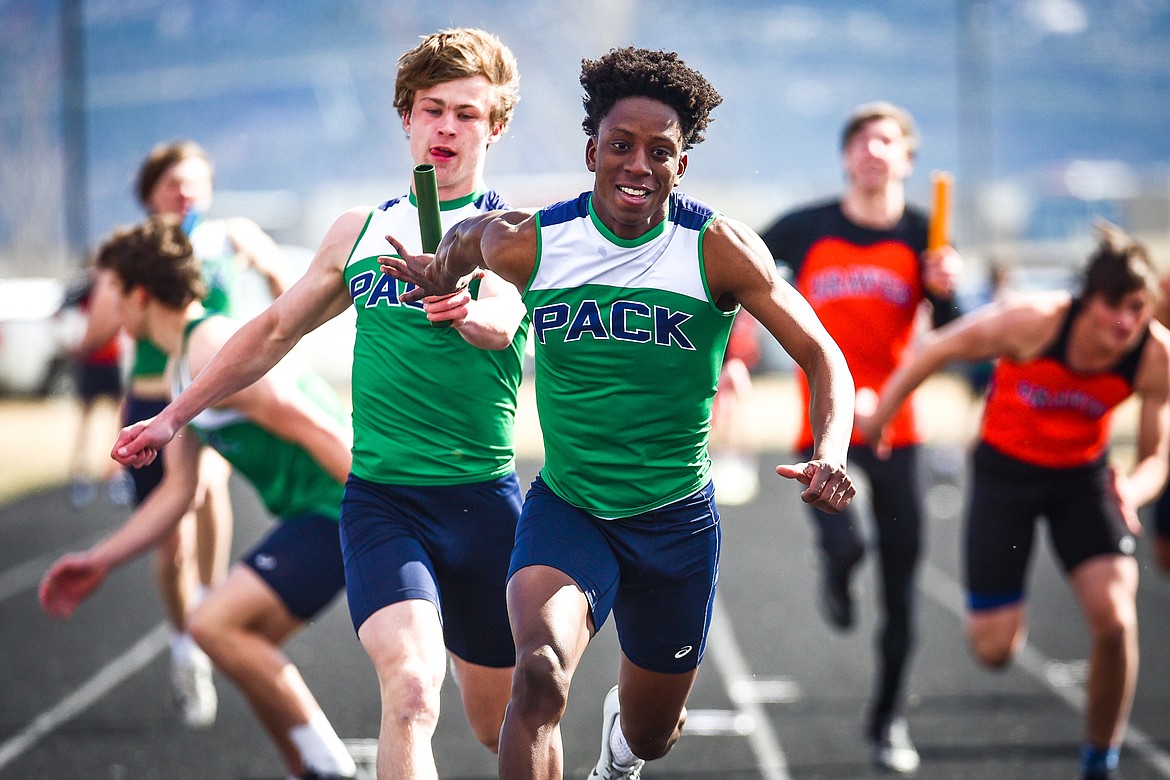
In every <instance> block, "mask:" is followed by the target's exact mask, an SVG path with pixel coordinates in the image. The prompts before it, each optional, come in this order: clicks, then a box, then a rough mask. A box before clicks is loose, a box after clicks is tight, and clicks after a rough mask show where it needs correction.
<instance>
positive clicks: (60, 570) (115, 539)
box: [38, 431, 202, 618]
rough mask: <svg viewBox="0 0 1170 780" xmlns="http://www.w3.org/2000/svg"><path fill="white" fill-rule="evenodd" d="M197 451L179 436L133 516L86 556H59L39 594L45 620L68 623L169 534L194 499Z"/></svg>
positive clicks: (188, 437)
mask: <svg viewBox="0 0 1170 780" xmlns="http://www.w3.org/2000/svg"><path fill="white" fill-rule="evenodd" d="M201 448H202V445H201V444H200V443H199V440H198V439H197V438H196V436H195V434H193V433H191V432H190V431H186V432H184V433H182V434H180V436H179V437H178V438H176V439H175V441H174V444H172V445H171V446H170V447H168V448H167V458H166V470H165V472H164V476H163V480H162V482H161V483H159V486H158V487H157V488H155V489H154V490H152V491H151V493H150V495H149V496H147V498H146V500H145V501H143V502H142V504H141V506H139V507H138V509H136V510H135V512H134V514H132V515H131V516H130V518H129V519H128V520H126V522H125V523H123V524H122V526H121V527H120V528H118V529H117V530H115V531H114V532H113V533H111V534H110V535H109V536H107V537H106V538H105V539H103V540H102V541H100V542H98V543H97V544H95V545H94V546H93V547H91V548H90V549H89V550H87V551H85V552H78V553H68V554H66V555H63V556H61V557H60V558H58V559H57V561H56V562H55V563H53V565H52V566H50V567H49V570H48V571H47V572H45V576H44V577H43V578H42V579H41V584H40V589H39V592H38V594H39V596H40V601H41V608H42V609H43V610H44V611H45V613H46V614H48V615H49V616H50V617H55V618H68V617H69V616H71V615H72V614H73V612H74V610H76V609H77V607H78V605H79V604H81V602H82V601H84V600H85V599H86V598H87V597H89V595H90V594H92V593H93V592H94V591H95V590H97V588H98V587H99V586H100V585H101V584H102V582H103V581H104V580H105V578H106V575H107V574H109V572H110V570H111V569H115V568H117V567H119V566H121V565H123V564H124V563H126V562H128V561H130V560H132V559H133V558H135V557H136V556H138V555H141V554H142V553H143V552H145V551H146V550H149V549H151V548H153V547H156V546H157V545H158V544H159V543H160V542H161V541H162V540H163V539H165V538H166V537H167V535H168V534H170V533H171V532H172V531H174V529H175V528H176V527H177V526H178V524H179V521H180V520H182V519H183V515H184V514H186V513H187V510H188V509H190V508H191V502H192V501H193V500H194V498H195V489H196V487H197V486H198V484H199V453H200V451H201Z"/></svg>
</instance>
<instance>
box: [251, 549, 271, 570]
mask: <svg viewBox="0 0 1170 780" xmlns="http://www.w3.org/2000/svg"><path fill="white" fill-rule="evenodd" d="M254 563H255V564H256V568H257V569H263V570H264V571H272V570H273V569H275V568H276V556H274V555H267V554H264V553H261V554H260V555H257V556H256V558H255V560H254Z"/></svg>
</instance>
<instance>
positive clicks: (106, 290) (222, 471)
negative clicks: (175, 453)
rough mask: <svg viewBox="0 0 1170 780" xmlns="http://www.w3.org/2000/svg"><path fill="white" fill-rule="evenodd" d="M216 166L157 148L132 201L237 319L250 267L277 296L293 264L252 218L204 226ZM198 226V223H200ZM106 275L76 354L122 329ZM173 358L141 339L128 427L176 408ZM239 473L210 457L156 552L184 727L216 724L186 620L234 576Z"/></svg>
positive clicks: (148, 474)
mask: <svg viewBox="0 0 1170 780" xmlns="http://www.w3.org/2000/svg"><path fill="white" fill-rule="evenodd" d="M212 175H213V170H212V163H211V157H210V156H209V155H208V153H207V151H206V150H204V148H203V147H202V146H200V145H199V144H198V143H196V142H194V141H191V140H187V139H180V140H176V141H168V142H164V143H160V144H158V145H156V146H155V147H154V148H152V149H151V150H150V153H149V154H147V156H146V159H144V160H143V161H142V164H141V165H140V166H139V168H138V175H137V177H136V179H135V183H134V193H135V195H136V196H137V198H138V202H139V203H140V204H141V205H142V207H143V209H145V210H146V212H147V214H170V215H174V216H176V217H177V218H179V219H181V220H183V226H184V230H185V231H186V232H187V234H188V236H189V237H190V240H191V244H192V246H193V247H194V250H195V256H196V258H198V259H199V261H200V272H201V273H202V275H203V278H204V283H205V290H206V299H205V300H204V301H203V303H204V306H205V307H206V308H207V309H208V310H212V311H224V312H226V311H229V310H230V308H231V306H232V293H233V292H234V289H233V287H232V285H231V281H232V280H233V279H234V278H235V277H236V276H237V275H238V274H239V272H240V271H242V270H243V269H245V268H247V269H250V270H252V271H253V272H255V273H258V274H259V275H260V276H261V277H262V278H263V279H264V280H265V282H266V283H267V285H268V291H269V293H270V294H271V295H272V297H274V298H275V297H276V296H278V295H280V293H282V292H283V291H284V289H285V287H286V286H287V280H286V278H285V276H286V274H287V270H286V266H287V262H286V260H285V258H284V256H283V254H282V253H281V251H280V249H279V247H277V245H276V243H275V242H274V241H273V240H272V238H271V237H270V236H269V235H268V234H267V233H265V232H264V231H263V230H261V229H260V226H259V225H257V224H256V223H255V222H253V221H252V220H250V219H248V218H246V217H229V218H224V219H214V220H206V219H201V218H200V215H202V214H204V213H206V212H207V210H208V209H210V208H211V204H212V200H213V196H214V187H213V184H212ZM196 223H198V224H196ZM108 276H109V274H108V273H105V272H99V273H98V274H97V278H96V280H95V281H96V284H95V291H94V298H93V305H92V306H91V310H90V317H89V321H88V323H87V328H86V333H85V336H84V337H83V339H82V342H81V344H80V345H79V346H78V347H77V351H78V352H80V353H81V354H86V353H87V352H88V351H89V350H90V349H92V348H93V347H96V346H100V345H101V344H104V343H105V342H106V341H107V340H109V339H110V338H111V337H112V336H113V335H114V334H116V333H117V332H118V330H119V328H121V327H122V321H121V319H120V317H119V316H118V312H117V310H116V305H117V301H118V288H117V285H116V284H114V283H111V282H110V280H109V279H107V278H106V277H108ZM166 363H167V356H166V355H165V354H164V353H163V352H162V351H161V350H160V349H159V348H158V347H157V346H155V345H154V344H153V343H151V341H150V340H149V339H137V340H136V342H135V345H134V364H133V367H132V369H131V372H130V382H129V388H128V390H127V393H126V400H125V403H124V404H123V409H122V419H123V421H124V424H129V423H131V422H134V421H135V420H141V419H144V418H146V417H151V416H153V415H155V414H157V413H158V412H159V410H161V409H162V408H163V407H164V406H166V404H167V401H169V400H170V393H169V388H168V386H167V380H166V376H165V373H166ZM163 460H165V458H160V459H159V460H157V461H155V462H154V463H152V464H151V465H150V466H149V467H147V468H140V469H130V477H131V479H132V480H133V483H134V498H135V505H138V504H141V503H142V502H143V501H145V500H146V498H147V497H148V496H149V495H150V493H151V491H153V490H154V489H155V488H156V487H157V486H158V484H159V483H160V482H161V481H162V477H163ZM230 476H231V469H230V468H229V467H228V464H227V462H226V461H225V460H224V459H223V458H222V457H220V456H219V455H218V454H217V453H216V452H215V451H213V450H212V449H210V448H207V449H205V450H204V452H203V454H202V456H201V457H200V461H199V487H198V489H197V490H196V498H195V500H194V502H193V504H192V511H191V513H190V515H189V518H188V519H186V520H184V521H183V523H182V524H181V527H188V526H191V525H195V526H196V528H197V530H196V531H195V532H190V531H186V530H184V531H183V532H179V531H176V532H175V533H173V534H171V536H170V537H169V538H168V539H166V540H165V541H164V542H163V543H162V544H161V545H160V546H159V547H158V550H157V553H156V554H155V559H154V566H155V578H156V580H157V582H158V585H159V594H160V596H161V597H162V603H163V608H164V610H165V611H166V614H167V617H168V619H169V620H170V622H171V625H172V627H173V629H174V633H173V635H172V637H171V694H172V698H173V699H174V701H175V703H176V704H177V705H178V707H179V714H180V716H181V718H182V719H183V722H184V723H185V724H186V725H187V726H189V727H192V728H205V727H208V726H210V725H211V724H212V723H213V722H214V721H215V712H216V704H217V699H216V695H215V687H214V685H213V684H212V676H211V663H210V662H209V661H208V659H207V656H206V655H204V654H203V653H202V652H201V651H200V650H199V647H198V645H196V644H195V642H194V641H193V640H192V639H191V637H190V635H189V634H188V633H187V632H186V623H187V617H188V616H189V615H190V614H191V612H192V611H193V610H194V609H195V607H196V606H197V604H198V602H199V599H200V598H201V594H202V593H203V592H205V591H206V590H207V589H208V588H210V587H212V586H213V585H215V584H217V583H219V582H221V581H222V580H223V578H224V577H225V576H226V575H227V568H228V560H229V558H230V554H231V544H232V506H231V498H230V497H229V495H228V478H229V477H230Z"/></svg>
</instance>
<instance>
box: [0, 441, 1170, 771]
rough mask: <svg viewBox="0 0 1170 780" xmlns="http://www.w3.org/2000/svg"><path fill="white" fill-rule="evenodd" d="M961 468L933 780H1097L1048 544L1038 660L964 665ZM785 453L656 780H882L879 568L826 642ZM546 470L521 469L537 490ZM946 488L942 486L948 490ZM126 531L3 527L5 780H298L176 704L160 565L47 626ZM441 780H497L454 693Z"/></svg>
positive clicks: (574, 751)
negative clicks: (73, 575) (88, 564)
mask: <svg viewBox="0 0 1170 780" xmlns="http://www.w3.org/2000/svg"><path fill="white" fill-rule="evenodd" d="M955 456H956V453H953V452H951V453H947V452H942V451H933V452H932V457H930V458H928V459H927V460H928V461H930V462H932V463H935V464H942V465H943V466H947V468H936V469H932V470H931V473H929V474H927V478H928V479H929V480H930V482H931V485H932V489H931V491H930V502H929V503H930V506H931V510H932V512H931V514H932V520H931V525H930V535H929V543H928V560H927V563H926V564H925V566H924V569H923V572H922V576H921V578H920V583H919V586H920V608H919V619H920V642H919V644H918V650H917V654H916V657H915V662H914V668H913V671H912V674H911V680H910V685H909V702H908V707H907V715H908V719H909V722H910V726H911V730H912V734H913V737H914V739H915V741H916V743H917V745H918V747H919V750H920V752H921V754H922V759H923V764H922V769H921V770H920V772H919V774H918V776H919V777H922V778H945V779H946V780H952V779H953V778H964V779H965V778H974V779H978V778H986V779H987V780H1017V779H1019V780H1024V779H1026V780H1043V779H1044V778H1062V779H1066V780H1067V779H1069V778H1074V777H1075V776H1076V756H1077V751H1078V743H1079V740H1080V734H1081V716H1080V710H1081V707H1082V688H1081V683H1082V681H1083V676H1084V660H1083V659H1084V658H1085V654H1086V646H1087V643H1086V638H1085V631H1084V628H1083V623H1082V620H1081V617H1080V615H1079V612H1078V610H1077V607H1076V604H1075V602H1074V601H1073V600H1072V598H1071V596H1070V594H1069V592H1068V589H1067V587H1066V586H1065V583H1064V581H1063V580H1062V579H1061V577H1060V576H1059V574H1058V572H1057V570H1056V568H1055V566H1054V565H1053V563H1052V557H1051V554H1050V552H1049V549H1048V547H1047V543H1046V542H1045V543H1044V544H1042V545H1041V546H1040V549H1039V555H1038V557H1037V560H1036V563H1035V565H1034V567H1033V571H1032V574H1031V582H1032V598H1031V609H1030V611H1031V618H1032V631H1031V639H1030V642H1029V645H1028V647H1027V649H1026V651H1025V652H1024V654H1023V655H1022V656H1021V657H1020V658H1019V659H1018V660H1017V662H1016V663H1015V664H1014V665H1013V666H1012V667H1011V668H1009V669H1007V670H1006V671H1002V672H998V673H992V672H988V671H985V670H983V669H981V668H979V667H978V666H976V664H975V663H974V662H973V661H972V660H971V657H970V655H969V654H968V652H967V649H966V647H965V644H964V639H963V629H962V625H963V623H962V614H961V605H962V598H961V593H960V587H959V584H958V571H959V569H958V560H959V554H958V553H959V548H958V538H959V517H958V501H959V496H960V494H961V491H962V484H961V480H962V477H961V474H959V475H957V474H955V473H954V470H953V469H952V468H949V466H950V465H953V463H954V460H955ZM782 459H785V456H784V455H783V454H768V455H766V456H765V457H764V459H763V461H762V464H761V480H762V487H761V491H760V494H759V496H758V497H757V498H756V499H755V500H754V501H753V502H751V503H749V504H747V505H745V506H725V507H723V508H722V517H723V529H724V530H723V538H724V547H723V558H722V574H721V580H720V583H719V595H718V603H717V607H716V618H715V623H714V626H713V630H712V636H711V639H710V642H709V646H708V650H707V655H706V659H705V661H704V664H703V667H702V670H701V672H700V674H699V679H698V682H697V684H696V687H695V690H694V693H693V694H692V696H691V701H690V709H691V719H690V721H689V724H688V730H687V733H686V734H684V736H683V738H682V740H681V741H680V742H679V743H678V745H677V746H676V747H675V749H674V750H673V751H672V753H671V754H670V755H668V756H667V757H666V758H664V759H662V760H660V761H657V762H654V763H652V764H651V765H650V766H649V767H647V769H646V771H645V773H644V776H645V777H646V778H683V779H687V778H693V779H695V780H698V779H699V778H745V779H746V778H766V779H767V780H783V778H865V777H870V776H872V775H874V771H873V770H872V769H871V767H870V764H869V756H868V751H867V749H866V746H865V744H864V743H863V742H862V740H861V719H862V712H863V710H864V707H865V704H866V701H867V699H868V694H869V691H870V688H871V681H872V678H873V668H872V667H873V659H872V652H871V648H872V646H873V643H874V640H873V635H874V623H875V610H874V598H873V587H874V580H873V567H872V564H867V565H866V566H865V567H864V568H863V569H862V570H861V571H860V575H859V578H858V586H859V588H858V589H859V607H860V610H859V612H860V618H859V625H858V626H857V628H856V629H855V630H854V631H853V632H852V633H849V634H844V635H842V634H838V633H835V632H833V631H831V630H830V629H829V628H827V627H826V626H825V624H824V623H823V622H822V620H821V619H820V617H819V615H818V613H817V611H816V609H815V607H814V604H815V596H816V593H815V583H816V570H815V568H814V566H813V563H814V558H813V555H812V553H811V546H810V545H811V540H812V536H811V532H810V528H809V524H808V522H807V520H806V518H805V516H804V514H803V511H802V507H801V506H800V505H799V500H798V498H797V494H796V491H795V489H794V487H793V486H792V485H791V484H790V483H785V482H784V481H782V480H780V479H779V478H778V477H776V476H775V475H774V474H773V473H772V471H771V469H772V466H774V465H775V463H777V462H780V461H781V460H782ZM535 466H536V464H534V463H530V462H526V463H522V464H521V477H522V479H524V480H527V479H529V478H530V477H531V475H532V474H533V473H534V469H535ZM935 472H938V473H935ZM234 495H235V501H236V503H235V513H236V522H237V527H236V548H237V551H238V550H240V549H242V548H243V547H244V546H246V545H247V544H249V543H251V542H252V541H253V540H254V539H255V538H256V537H257V536H258V535H260V534H261V533H262V531H263V530H264V528H265V527H266V524H267V522H268V520H267V519H266V517H265V515H264V513H263V511H262V510H261V509H260V507H259V504H258V503H257V501H256V499H255V498H254V496H253V495H252V494H251V493H250V491H249V489H248V488H247V487H245V486H243V485H242V483H238V484H236V485H235V486H234ZM124 516H125V510H122V509H118V508H115V507H111V506H109V505H108V504H107V503H105V502H104V499H101V500H99V501H98V503H97V504H96V505H95V506H94V507H93V508H91V509H88V510H86V511H84V512H79V511H76V510H74V509H72V508H71V507H70V506H69V504H68V502H67V500H66V496H65V493H64V491H63V490H53V491H47V492H43V493H39V494H36V495H31V496H27V497H24V498H22V499H19V500H16V501H13V502H10V503H8V504H7V505H3V506H0V540H2V542H0V778H4V779H5V780H6V779H7V778H21V779H24V778H30V779H31V778H53V780H57V779H59V778H109V779H110V780H121V779H123V778H126V779H129V778H169V779H177V778H232V779H233V780H278V779H279V778H282V777H284V774H283V772H282V767H281V765H280V762H279V760H278V758H277V755H276V753H275V751H274V750H273V749H272V748H271V747H270V746H269V744H268V742H267V739H266V738H265V736H264V734H263V732H262V731H261V729H260V727H259V726H258V725H257V724H256V723H255V721H254V720H253V719H252V717H251V715H250V713H249V711H248V710H247V707H246V705H245V704H244V702H243V699H242V698H241V697H240V695H239V694H238V693H236V691H235V690H234V689H233V688H232V687H231V686H230V685H229V684H228V683H227V682H225V681H224V680H223V678H222V677H220V678H217V683H218V688H219V696H220V709H219V718H218V720H217V722H216V723H215V725H214V727H212V728H211V729H209V730H206V731H201V732H193V731H188V730H186V729H185V728H184V727H183V726H182V725H181V724H180V723H179V721H178V720H177V718H176V716H175V715H174V713H173V711H172V710H171V708H170V704H169V700H168V691H169V687H168V678H167V654H166V652H165V638H166V633H165V629H164V628H162V624H161V619H160V615H161V612H160V608H159V605H158V600H157V596H156V594H155V589H154V586H153V584H152V579H151V573H150V565H149V562H148V560H146V559H143V560H140V561H138V562H136V563H135V564H133V565H131V566H130V567H127V568H125V569H123V570H121V571H119V572H117V573H116V574H115V575H114V576H112V577H111V578H110V579H109V580H107V582H106V584H105V585H104V586H103V587H102V589H101V590H100V591H99V592H98V594H96V595H95V596H94V598H92V599H91V600H90V602H88V603H87V604H85V605H83V607H82V608H81V609H80V610H79V612H78V614H77V615H76V616H75V617H74V618H73V619H72V620H71V621H69V622H67V623H54V622H51V621H49V620H48V619H46V618H45V617H44V616H43V615H42V614H41V613H40V611H39V609H38V606H37V603H36V595H35V593H36V583H37V581H38V580H39V578H40V575H41V573H42V572H43V571H44V569H45V567H46V566H47V565H48V563H49V562H50V561H51V560H52V559H53V558H55V557H56V556H57V555H58V554H60V553H61V552H63V551H65V550H67V549H75V548H77V547H79V546H84V545H86V544H88V543H90V542H91V541H92V540H93V539H95V538H96V537H97V536H99V535H100V534H102V533H105V532H107V531H108V530H110V529H111V528H113V527H114V526H115V525H116V524H117V523H119V522H121V520H122V519H123V518H124ZM1138 555H1139V558H1140V560H1141V561H1142V585H1141V592H1140V594H1139V611H1140V615H1141V644H1142V651H1143V652H1142V661H1143V664H1142V670H1141V676H1140V681H1139V690H1138V694H1137V701H1136V703H1135V706H1134V712H1133V718H1132V725H1131V730H1130V736H1129V740H1128V742H1127V745H1126V748H1125V750H1124V751H1123V754H1122V776H1123V777H1124V778H1126V780H1144V779H1147V778H1148V779H1151V780H1152V779H1154V778H1170V650H1168V649H1167V648H1170V620H1168V619H1167V618H1168V616H1170V584H1168V582H1167V580H1165V579H1163V578H1162V577H1161V576H1159V575H1158V573H1157V572H1156V571H1155V570H1154V569H1153V567H1152V565H1151V564H1150V562H1149V561H1150V558H1149V550H1148V548H1147V547H1146V546H1145V544H1144V543H1143V544H1142V546H1141V547H1140V549H1139V552H1138ZM345 609H346V608H345V604H344V599H339V600H338V601H337V602H336V603H335V604H334V605H333V606H332V607H331V608H330V610H329V611H328V612H327V613H326V614H325V615H324V616H323V617H322V618H321V620H320V621H319V622H318V623H317V624H316V625H313V626H311V627H309V628H308V629H307V630H306V631H305V632H304V633H303V634H301V635H300V636H299V637H298V638H296V639H295V640H294V641H293V642H292V643H291V644H290V645H289V647H288V651H289V654H290V655H291V656H292V658H293V660H294V661H295V662H296V663H297V664H298V666H299V667H300V668H301V671H302V673H303V674H304V676H305V679H306V680H307V681H308V683H309V685H310V687H311V688H312V689H313V691H314V692H315V693H316V695H317V697H318V698H319V699H320V701H321V703H322V705H323V706H324V708H325V710H326V712H327V714H328V715H329V717H330V719H331V720H332V722H333V723H334V725H335V727H336V728H337V730H338V732H339V733H340V734H341V735H342V736H343V738H345V739H346V740H349V741H351V745H352V747H353V750H354V752H355V753H359V754H361V753H368V752H369V749H370V742H371V741H372V740H373V738H374V737H375V736H376V733H377V723H378V698H377V687H376V683H375V678H374V674H373V671H372V669H371V667H370V665H369V662H368V661H367V659H366V658H365V656H364V654H363V653H362V650H361V648H360V646H359V645H358V643H357V641H356V639H355V637H354V635H353V631H352V629H351V628H350V625H349V620H348V616H347V615H346V613H345ZM616 670H617V647H616V640H615V637H614V631H613V627H612V625H611V624H607V625H606V626H605V627H604V629H603V631H602V633H601V634H600V635H599V636H598V637H597V639H596V640H595V641H594V643H593V645H592V646H591V647H590V648H589V650H588V652H587V653H586V657H585V661H584V663H583V665H582V667H581V669H580V671H579V672H578V674H577V676H576V679H575V680H574V686H573V690H572V692H571V696H570V705H569V711H568V713H567V715H566V717H565V720H564V723H563V735H564V742H565V766H566V777H577V778H581V777H584V776H585V775H586V774H587V772H588V768H589V767H590V766H591V765H592V763H593V762H594V761H595V760H596V756H597V751H598V741H599V733H598V731H599V728H600V713H601V703H602V698H603V697H604V695H605V692H606V691H607V690H608V689H609V687H610V686H611V685H612V684H613V682H614V681H615V678H616ZM434 748H435V753H436V756H437V760H438V764H439V771H440V775H441V776H442V777H444V778H449V779H453V780H454V779H462V780H471V779H472V778H475V779H477V780H478V779H479V778H491V777H494V776H495V762H494V760H493V757H492V756H490V755H489V754H488V753H487V752H486V750H484V749H483V748H482V747H480V746H479V745H478V744H477V743H476V742H475V741H474V739H473V738H472V736H471V733H470V731H469V729H468V727H467V725H466V722H465V720H464V716H463V713H462V711H461V709H460V706H459V703H458V698H457V694H456V692H455V691H454V687H453V682H452V681H451V680H450V679H448V682H447V684H446V686H445V688H444V692H443V712H442V717H441V720H440V725H439V729H438V733H437V735H436V737H435V741H434Z"/></svg>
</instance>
